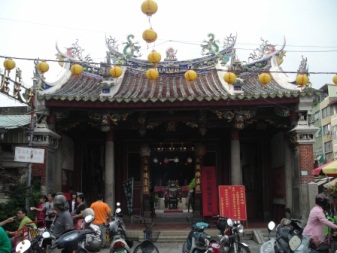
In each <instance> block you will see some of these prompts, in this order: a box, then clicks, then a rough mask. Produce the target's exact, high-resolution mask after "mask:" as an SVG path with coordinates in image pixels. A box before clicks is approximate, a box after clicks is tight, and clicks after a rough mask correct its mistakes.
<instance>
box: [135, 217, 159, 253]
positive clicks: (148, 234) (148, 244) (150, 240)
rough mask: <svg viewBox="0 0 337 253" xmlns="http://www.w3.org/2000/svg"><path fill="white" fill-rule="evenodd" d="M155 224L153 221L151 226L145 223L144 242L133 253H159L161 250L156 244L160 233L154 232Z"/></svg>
mask: <svg viewBox="0 0 337 253" xmlns="http://www.w3.org/2000/svg"><path fill="white" fill-rule="evenodd" d="M154 224H155V222H154V221H152V222H151V224H150V225H149V224H147V223H146V222H145V221H144V225H145V230H144V231H143V233H144V237H143V242H141V243H140V244H139V245H137V246H136V248H135V249H134V250H133V253H159V250H158V248H157V246H156V245H155V244H154V242H156V241H157V240H158V238H159V235H160V231H154V230H152V227H153V225H154Z"/></svg>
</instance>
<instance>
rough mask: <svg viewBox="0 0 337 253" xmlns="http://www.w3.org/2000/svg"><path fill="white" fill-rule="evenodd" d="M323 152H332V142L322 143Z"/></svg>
mask: <svg viewBox="0 0 337 253" xmlns="http://www.w3.org/2000/svg"><path fill="white" fill-rule="evenodd" d="M324 150H325V152H332V141H328V142H325V143H324Z"/></svg>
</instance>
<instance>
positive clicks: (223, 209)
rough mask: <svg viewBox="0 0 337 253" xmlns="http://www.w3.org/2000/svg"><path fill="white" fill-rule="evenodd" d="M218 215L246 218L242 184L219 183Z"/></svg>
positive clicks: (244, 195) (233, 218)
mask: <svg viewBox="0 0 337 253" xmlns="http://www.w3.org/2000/svg"><path fill="white" fill-rule="evenodd" d="M219 201H220V202H219V206H220V215H221V216H224V217H228V218H231V219H232V220H247V211H246V193H245V186H244V185H219Z"/></svg>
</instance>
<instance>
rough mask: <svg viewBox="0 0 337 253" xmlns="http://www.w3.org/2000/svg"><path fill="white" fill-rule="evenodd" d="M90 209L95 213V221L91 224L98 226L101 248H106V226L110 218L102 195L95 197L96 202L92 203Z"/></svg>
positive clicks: (108, 208)
mask: <svg viewBox="0 0 337 253" xmlns="http://www.w3.org/2000/svg"><path fill="white" fill-rule="evenodd" d="M90 208H91V209H92V210H94V212H95V220H94V221H93V224H95V225H97V226H99V228H100V229H101V240H102V246H101V247H102V248H105V247H106V238H105V236H106V226H105V225H106V224H107V219H108V218H110V216H111V208H110V207H109V205H108V204H107V203H105V202H103V194H98V195H97V201H96V202H94V203H92V204H91V206H90Z"/></svg>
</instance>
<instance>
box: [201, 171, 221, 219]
mask: <svg viewBox="0 0 337 253" xmlns="http://www.w3.org/2000/svg"><path fill="white" fill-rule="evenodd" d="M201 190H202V215H203V216H214V215H217V214H219V207H218V198H217V189H216V175H215V167H202V168H201Z"/></svg>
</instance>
